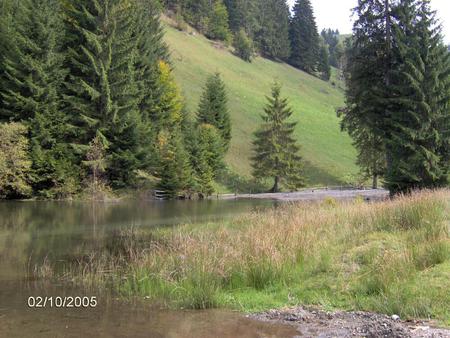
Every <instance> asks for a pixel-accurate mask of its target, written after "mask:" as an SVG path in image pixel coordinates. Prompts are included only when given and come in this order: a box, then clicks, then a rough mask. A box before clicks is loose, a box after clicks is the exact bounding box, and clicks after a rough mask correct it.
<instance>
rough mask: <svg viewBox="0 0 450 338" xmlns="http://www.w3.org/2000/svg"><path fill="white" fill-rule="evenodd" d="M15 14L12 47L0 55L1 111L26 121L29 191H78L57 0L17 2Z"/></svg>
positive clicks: (47, 193) (61, 194) (51, 194)
mask: <svg viewBox="0 0 450 338" xmlns="http://www.w3.org/2000/svg"><path fill="white" fill-rule="evenodd" d="M19 14H20V15H19ZM19 16H20V20H19V21H16V19H14V20H13V21H12V22H11V24H13V26H12V27H14V28H13V30H12V31H11V34H12V35H11V38H12V41H11V42H10V47H11V48H10V50H9V53H8V54H5V55H4V58H3V66H2V68H3V69H4V76H3V77H2V83H3V89H0V92H1V93H0V94H1V96H2V98H3V109H2V111H3V116H4V117H5V118H6V117H8V119H13V120H16V121H22V122H24V123H26V124H27V125H28V126H29V134H30V138H31V142H30V147H31V158H32V161H33V166H32V167H33V170H34V173H35V180H34V184H33V188H34V190H35V191H36V192H37V193H39V194H40V195H42V196H44V197H65V196H67V195H68V194H71V193H74V192H75V191H76V190H77V185H78V177H77V176H78V173H77V168H76V166H75V163H74V157H73V153H72V149H71V148H70V146H69V144H68V143H67V137H68V135H69V130H70V126H69V125H68V122H69V121H68V120H69V119H68V117H67V115H66V114H64V112H63V111H62V105H63V104H62V86H63V81H64V79H65V77H66V74H67V71H66V69H65V68H64V62H65V56H64V54H63V51H62V41H63V40H64V25H63V22H62V19H61V10H60V7H59V1H57V0H35V1H28V0H26V1H21V2H20V5H19V7H17V8H16V17H19Z"/></svg>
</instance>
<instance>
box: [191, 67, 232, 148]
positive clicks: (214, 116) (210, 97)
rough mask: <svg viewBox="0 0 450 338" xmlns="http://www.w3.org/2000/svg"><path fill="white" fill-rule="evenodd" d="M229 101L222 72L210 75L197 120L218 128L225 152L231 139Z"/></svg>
mask: <svg viewBox="0 0 450 338" xmlns="http://www.w3.org/2000/svg"><path fill="white" fill-rule="evenodd" d="M227 103H228V99H227V94H226V90H225V84H224V83H223V81H222V78H221V76H220V74H219V73H216V74H214V75H211V76H209V77H208V79H207V81H206V86H205V89H204V92H203V94H202V97H201V99H200V104H199V108H198V115H197V120H198V123H199V124H203V123H205V124H210V125H212V126H214V127H216V128H217V130H218V131H219V133H220V135H221V137H222V139H223V144H224V151H225V152H226V151H227V150H228V148H229V146H230V141H231V120H230V114H229V112H228V108H227Z"/></svg>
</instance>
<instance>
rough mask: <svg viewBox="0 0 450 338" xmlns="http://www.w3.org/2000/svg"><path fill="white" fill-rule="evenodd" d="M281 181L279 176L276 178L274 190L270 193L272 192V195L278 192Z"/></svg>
mask: <svg viewBox="0 0 450 338" xmlns="http://www.w3.org/2000/svg"><path fill="white" fill-rule="evenodd" d="M279 181H280V178H279V177H278V176H275V182H274V184H273V187H272V189H270V192H272V193H275V192H278V184H279Z"/></svg>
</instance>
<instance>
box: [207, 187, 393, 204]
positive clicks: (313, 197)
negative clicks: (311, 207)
mask: <svg viewBox="0 0 450 338" xmlns="http://www.w3.org/2000/svg"><path fill="white" fill-rule="evenodd" d="M358 197H362V198H363V199H364V200H383V199H385V198H387V197H389V191H387V190H384V189H342V190H338V189H327V188H319V189H314V188H310V189H305V190H302V191H297V192H280V193H261V194H221V195H220V194H219V195H217V197H216V199H218V200H233V199H236V200H239V199H267V200H275V201H286V202H295V201H320V200H324V199H327V198H333V199H336V200H349V199H354V198H358ZM210 199H214V197H211V198H210Z"/></svg>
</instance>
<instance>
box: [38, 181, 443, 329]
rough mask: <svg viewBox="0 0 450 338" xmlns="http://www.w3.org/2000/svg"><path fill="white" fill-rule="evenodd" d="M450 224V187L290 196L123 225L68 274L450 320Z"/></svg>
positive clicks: (167, 290)
mask: <svg viewBox="0 0 450 338" xmlns="http://www.w3.org/2000/svg"><path fill="white" fill-rule="evenodd" d="M449 227H450V191H449V190H443V191H437V192H422V193H415V194H413V195H412V196H407V197H399V198H398V199H396V200H394V201H387V202H380V203H375V204H367V203H364V202H362V201H355V202H351V203H350V202H349V203H344V204H340V203H335V204H330V203H327V202H321V203H316V204H309V205H305V204H292V205H287V206H284V207H279V208H277V209H274V210H270V211H265V212H261V213H254V214H250V215H247V216H244V217H242V218H239V219H235V220H232V221H226V222H223V223H213V224H207V225H192V224H190V225H187V226H180V227H177V228H174V229H173V228H172V229H168V228H165V229H160V230H157V231H154V232H151V233H150V234H145V233H140V234H136V233H134V232H125V233H123V234H121V236H119V238H116V239H115V240H114V243H115V246H114V248H115V249H114V251H111V249H110V248H109V249H108V250H105V251H104V252H99V253H97V254H95V255H91V256H90V257H92V259H91V260H89V261H87V262H84V263H83V262H81V263H80V264H79V265H69V266H68V267H67V271H66V273H65V274H64V276H65V277H67V276H70V279H71V280H73V281H75V282H78V283H81V284H85V285H94V286H96V287H103V286H105V285H108V286H109V287H112V289H113V290H114V291H115V292H119V293H121V294H122V295H124V296H125V297H133V296H141V297H144V296H145V297H150V298H151V299H153V300H154V301H155V302H161V303H162V304H164V305H166V306H168V307H174V308H191V309H205V308H213V307H223V308H231V309H237V310H241V311H249V312H253V311H262V310H267V309H271V308H281V307H284V306H293V305H299V304H314V305H320V306H322V307H324V308H326V309H336V308H339V309H348V310H367V311H375V312H380V313H386V314H398V315H400V316H401V317H402V318H433V319H437V320H439V321H441V323H444V324H446V325H449V326H450V305H449V304H450V293H449V292H448V290H450V278H449V277H450V272H449V271H450V269H449V267H450V235H449ZM49 270H50V269H49V268H48V267H46V269H45V271H49ZM105 271H110V273H108V274H105Z"/></svg>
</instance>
